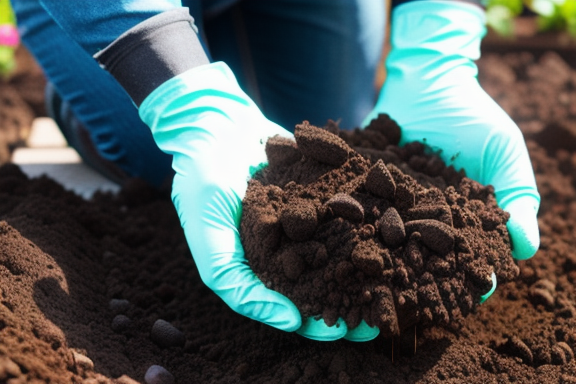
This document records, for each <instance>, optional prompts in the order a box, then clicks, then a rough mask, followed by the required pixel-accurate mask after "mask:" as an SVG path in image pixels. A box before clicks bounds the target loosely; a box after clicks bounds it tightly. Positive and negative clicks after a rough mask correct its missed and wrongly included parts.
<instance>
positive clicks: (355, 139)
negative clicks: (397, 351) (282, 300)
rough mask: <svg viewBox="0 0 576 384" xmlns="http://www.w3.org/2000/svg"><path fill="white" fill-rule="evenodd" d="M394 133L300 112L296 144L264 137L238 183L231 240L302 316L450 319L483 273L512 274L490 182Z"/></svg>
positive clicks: (402, 324) (391, 128)
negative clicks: (261, 152)
mask: <svg viewBox="0 0 576 384" xmlns="http://www.w3.org/2000/svg"><path fill="white" fill-rule="evenodd" d="M399 133H400V128H399V127H398V125H397V124H396V123H395V122H394V121H393V120H391V119H390V117H389V116H387V115H380V116H379V117H378V118H377V119H375V120H373V121H372V123H371V124H370V125H369V126H368V127H367V128H366V129H365V130H356V131H353V132H346V131H342V132H341V131H340V130H339V129H338V127H337V126H336V124H335V123H334V122H330V124H329V126H328V127H326V129H321V128H317V127H314V126H311V125H309V124H308V122H304V123H303V124H300V125H297V126H296V131H295V138H296V142H295V143H293V142H291V141H289V140H288V139H284V138H273V139H271V140H269V141H268V143H267V146H266V151H267V153H268V156H269V158H272V159H274V160H273V161H272V163H271V165H270V166H269V167H267V168H265V169H264V170H263V171H262V172H260V173H259V174H258V175H256V176H255V177H254V179H253V180H252V181H251V182H250V184H249V186H248V191H247V193H246V197H245V199H244V202H243V211H242V221H241V222H242V226H241V231H240V233H241V236H242V244H243V245H244V249H245V250H246V255H247V259H248V262H249V264H250V266H251V267H252V269H253V270H254V271H255V272H256V274H257V276H258V277H259V278H260V279H261V280H262V281H263V282H264V284H266V285H267V286H268V287H269V288H271V289H274V290H276V291H278V292H280V293H283V294H284V295H286V296H287V297H288V298H290V299H291V300H292V301H293V302H294V303H295V304H296V306H297V307H298V308H299V309H300V312H301V314H302V316H303V317H305V318H306V317H322V318H323V319H324V321H325V322H326V324H327V325H329V326H331V325H334V324H335V323H336V321H337V320H338V318H339V317H341V318H343V319H344V320H345V321H346V324H347V325H348V327H349V328H350V329H353V328H355V327H356V326H358V325H359V324H360V321H361V320H365V321H366V323H367V324H368V325H370V326H377V327H379V328H380V331H381V333H382V336H383V337H391V336H395V335H399V334H400V333H403V332H404V331H405V330H406V329H407V328H409V327H413V326H415V325H417V324H418V325H425V326H432V325H454V324H455V323H456V321H461V320H462V317H465V316H467V315H468V314H469V313H471V312H473V311H474V309H475V307H476V306H477V305H478V304H479V302H480V296H482V295H483V294H485V293H487V292H488V291H489V290H490V289H491V288H492V283H491V281H492V280H491V277H492V273H495V274H496V276H497V278H498V281H500V282H501V283H505V282H508V281H511V280H514V279H515V278H516V277H517V276H518V273H519V270H518V267H517V266H516V265H515V264H514V261H513V259H512V254H511V250H510V240H509V235H508V231H507V229H506V221H507V220H508V214H506V213H505V212H504V211H502V210H501V209H500V208H498V206H497V204H496V200H495V197H494V193H493V189H492V188H491V187H484V186H482V185H480V184H478V183H476V182H474V181H472V180H470V179H468V178H466V177H463V176H462V175H460V174H458V173H457V172H456V171H455V170H454V169H453V168H447V167H446V166H444V164H443V163H442V161H441V160H440V159H439V158H438V157H436V156H434V155H433V154H426V151H425V148H424V146H423V145H421V144H418V143H413V144H409V145H407V146H405V147H403V148H399V147H398V146H397V144H398V142H399V139H400V134H399ZM339 136H342V137H343V138H345V140H344V139H342V138H341V137H339ZM347 143H350V144H352V145H355V148H357V151H356V150H354V149H352V147H350V146H349V145H348V144H347ZM362 152H363V153H364V154H365V155H364V156H362V155H361V154H360V153H362ZM382 159H386V163H385V162H384V161H383V160H382ZM401 169H404V170H405V172H403V171H402V170H401Z"/></svg>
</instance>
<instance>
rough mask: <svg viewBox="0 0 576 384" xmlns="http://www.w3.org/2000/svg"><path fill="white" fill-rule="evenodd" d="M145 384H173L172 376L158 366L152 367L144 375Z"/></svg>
mask: <svg viewBox="0 0 576 384" xmlns="http://www.w3.org/2000/svg"><path fill="white" fill-rule="evenodd" d="M144 381H145V382H146V384H174V383H175V380H174V375H172V374H171V373H170V372H168V370H166V368H164V367H162V366H160V365H152V366H150V368H148V370H147V371H146V374H145V375H144Z"/></svg>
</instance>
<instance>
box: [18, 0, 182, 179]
mask: <svg viewBox="0 0 576 384" xmlns="http://www.w3.org/2000/svg"><path fill="white" fill-rule="evenodd" d="M13 6H14V10H15V13H16V18H17V22H18V27H19V31H20V34H21V37H22V41H23V43H24V45H25V46H26V47H27V48H28V49H29V51H30V52H31V53H32V54H33V55H34V56H35V58H36V59H37V61H38V62H39V64H40V66H41V67H42V69H43V70H44V72H45V74H46V76H47V78H48V80H49V82H51V83H52V84H53V86H54V89H55V92H51V91H50V90H48V94H49V95H51V96H50V97H49V100H48V101H49V102H50V103H49V104H50V105H48V107H49V109H51V110H52V111H53V112H52V113H53V114H55V115H56V116H54V117H55V118H56V120H57V121H58V122H59V123H60V124H61V125H62V127H61V128H62V130H63V133H64V134H65V136H66V138H67V139H68V140H69V143H70V144H71V145H72V146H74V147H75V149H77V150H78V152H79V153H80V155H81V156H82V157H83V159H84V160H85V161H86V162H87V163H88V164H89V165H91V166H93V167H94V168H96V169H97V170H98V171H100V172H101V173H103V174H104V175H105V176H107V177H109V178H111V179H113V180H115V181H119V182H122V181H123V180H124V179H125V178H127V177H139V178H142V179H144V180H146V181H147V182H149V183H150V184H152V185H154V186H157V187H160V186H161V185H162V183H163V182H164V181H165V179H166V178H167V177H169V176H170V175H171V173H172V170H171V157H170V156H168V155H166V154H165V153H163V152H161V151H160V150H159V149H158V147H157V146H156V144H155V143H154V141H153V139H152V135H151V133H150V130H149V128H148V127H147V126H146V125H145V124H144V123H143V122H142V121H141V120H140V118H139V116H138V111H137V109H136V107H135V106H134V105H133V103H132V101H131V100H130V98H129V97H128V95H127V94H126V93H125V92H124V90H123V89H122V88H121V87H120V85H119V84H118V83H117V82H116V81H115V80H114V79H113V78H112V77H111V76H110V75H109V74H108V73H107V72H105V71H104V70H102V69H101V68H100V67H99V66H98V64H97V63H96V61H95V60H94V59H93V58H92V57H91V56H90V55H89V54H88V53H87V52H86V51H85V50H84V49H82V48H81V47H80V46H79V45H78V44H77V43H75V42H74V41H73V40H72V39H71V38H70V36H68V35H67V34H66V33H65V32H64V31H63V30H62V29H61V28H60V27H59V26H58V25H57V24H56V23H55V21H54V20H53V19H52V18H51V17H50V15H49V14H48V13H47V12H46V11H45V10H44V8H43V7H42V6H41V5H40V3H39V0H13ZM60 99H61V101H60Z"/></svg>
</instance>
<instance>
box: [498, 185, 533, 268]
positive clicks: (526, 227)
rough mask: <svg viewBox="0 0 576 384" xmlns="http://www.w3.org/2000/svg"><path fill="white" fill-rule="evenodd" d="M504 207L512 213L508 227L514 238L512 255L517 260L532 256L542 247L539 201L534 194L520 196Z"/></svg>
mask: <svg viewBox="0 0 576 384" xmlns="http://www.w3.org/2000/svg"><path fill="white" fill-rule="evenodd" d="M502 209H504V210H505V211H507V212H508V213H510V219H509V220H508V223H507V227H508V232H509V233H510V238H511V239H512V255H513V256H514V258H515V259H517V260H525V259H529V258H531V257H532V256H534V254H535V253H536V251H537V250H538V247H540V233H539V230H538V218H537V212H538V201H537V200H536V199H535V198H534V197H532V196H520V197H517V198H516V199H514V200H511V201H509V202H507V203H506V204H505V205H504V206H503V207H502Z"/></svg>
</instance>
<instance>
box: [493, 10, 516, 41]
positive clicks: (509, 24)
mask: <svg viewBox="0 0 576 384" xmlns="http://www.w3.org/2000/svg"><path fill="white" fill-rule="evenodd" d="M513 19H514V15H513V14H512V12H511V11H510V9H509V8H508V7H506V6H503V5H493V6H491V7H490V8H487V9H486V24H488V26H489V27H490V28H492V29H493V30H494V31H496V33H498V34H499V35H502V36H508V37H510V36H512V35H513V34H514V23H513Z"/></svg>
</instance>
